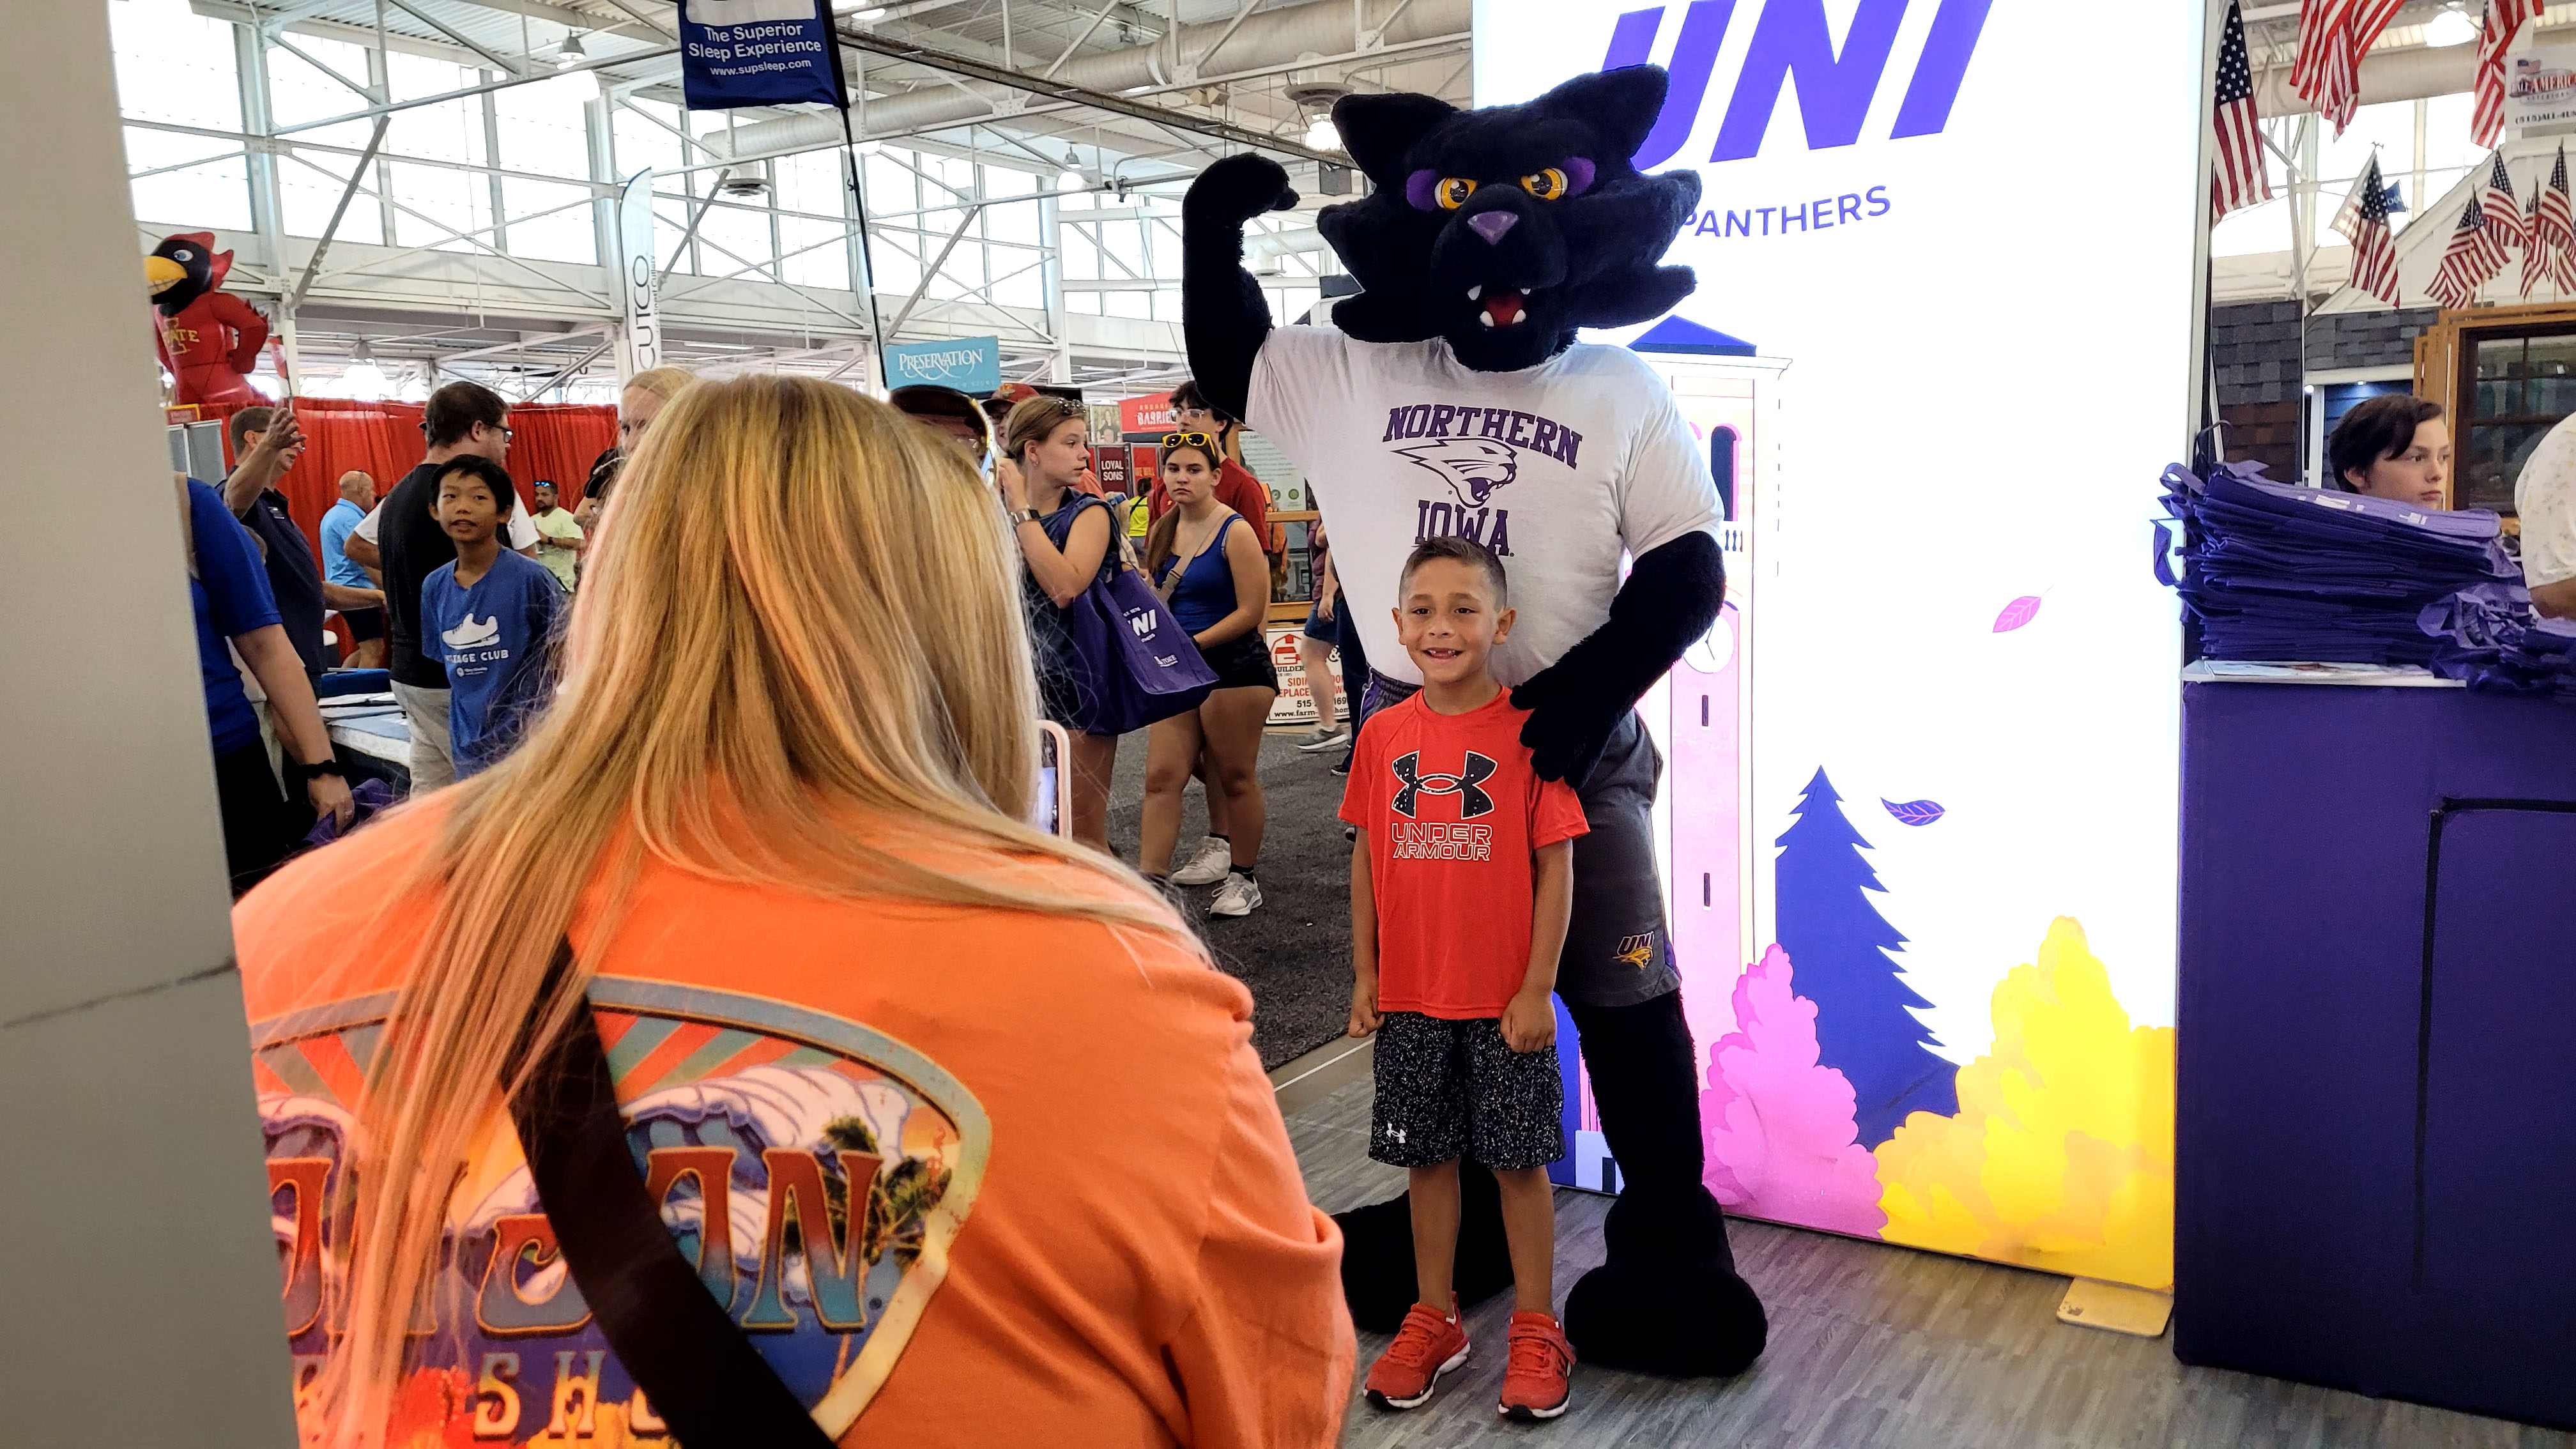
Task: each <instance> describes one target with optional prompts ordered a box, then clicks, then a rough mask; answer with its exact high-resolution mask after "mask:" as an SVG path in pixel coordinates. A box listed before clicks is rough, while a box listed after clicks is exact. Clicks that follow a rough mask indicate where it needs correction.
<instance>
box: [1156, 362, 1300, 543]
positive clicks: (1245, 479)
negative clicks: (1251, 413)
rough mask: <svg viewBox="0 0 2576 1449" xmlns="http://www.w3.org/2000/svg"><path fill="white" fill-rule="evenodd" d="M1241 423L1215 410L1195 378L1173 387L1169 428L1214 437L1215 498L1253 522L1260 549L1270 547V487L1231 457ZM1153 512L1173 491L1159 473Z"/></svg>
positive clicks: (1162, 507)
mask: <svg viewBox="0 0 2576 1449" xmlns="http://www.w3.org/2000/svg"><path fill="white" fill-rule="evenodd" d="M1240 426H1241V424H1240V423H1238V422H1237V421H1236V420H1235V419H1233V418H1230V417H1228V416H1226V415H1225V414H1224V413H1221V412H1218V411H1217V410H1216V408H1215V406H1214V405H1212V404H1210V403H1209V402H1208V400H1207V394H1205V393H1203V392H1200V391H1199V385H1198V384H1197V383H1196V382H1184V383H1182V384H1181V385H1180V386H1179V387H1176V388H1173V389H1172V430H1173V431H1174V432H1180V433H1205V434H1207V435H1208V436H1209V437H1211V438H1214V439H1216V452H1217V470H1216V471H1217V478H1216V501H1217V502H1219V503H1221V504H1224V505H1225V506H1226V507H1228V508H1231V509H1233V510H1234V511H1235V512H1236V513H1239V514H1241V515H1242V516H1243V521H1244V522H1246V523H1249V524H1251V525H1252V537H1253V539H1254V541H1256V542H1258V543H1259V544H1260V545H1261V551H1262V552H1263V553H1265V554H1266V553H1269V552H1271V547H1270V490H1269V489H1268V488H1265V487H1263V486H1262V484H1261V480H1260V479H1259V478H1257V477H1254V476H1253V473H1252V470H1251V469H1249V468H1246V467H1245V466H1243V465H1242V464H1241V463H1238V462H1236V461H1235V460H1234V455H1233V452H1232V446H1233V442H1234V430H1235V429H1236V428H1237V427H1240ZM1147 506H1148V508H1150V509H1151V511H1152V513H1153V516H1154V517H1156V518H1160V517H1162V516H1163V510H1165V509H1167V508H1169V507H1171V506H1172V495H1171V493H1170V492H1169V491H1168V490H1166V489H1165V488H1164V487H1163V480H1162V478H1161V476H1160V475H1159V474H1158V475H1157V476H1156V477H1155V479H1154V491H1153V493H1152V495H1151V501H1150V502H1149V503H1148V505H1147Z"/></svg>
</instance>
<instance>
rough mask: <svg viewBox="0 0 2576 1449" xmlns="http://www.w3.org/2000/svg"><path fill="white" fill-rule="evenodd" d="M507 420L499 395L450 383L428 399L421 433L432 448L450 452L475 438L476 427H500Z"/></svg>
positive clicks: (473, 385) (507, 411)
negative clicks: (468, 439) (469, 439)
mask: <svg viewBox="0 0 2576 1449" xmlns="http://www.w3.org/2000/svg"><path fill="white" fill-rule="evenodd" d="M509 417H510V405H509V404H508V403H506V402H503V401H502V400H501V395H500V394H499V393H497V392H494V391H493V390H492V389H490V388H488V387H485V386H483V385H482V384H480V383H473V382H451V383H449V384H448V385H447V386H445V387H442V388H440V389H439V390H438V391H436V392H434V393H431V394H430V395H429V402H428V403H427V404H426V405H425V406H423V407H422V409H421V414H420V430H421V434H422V435H423V436H424V437H426V438H428V439H429V445H430V446H431V447H433V448H452V447H454V446H456V445H457V444H458V443H461V442H464V441H465V440H466V439H467V438H470V437H472V436H474V427H475V424H477V423H480V424H482V425H483V426H484V427H487V428H498V427H503V426H506V425H507V424H508V421H509ZM441 476H445V475H443V474H442V475H441Z"/></svg>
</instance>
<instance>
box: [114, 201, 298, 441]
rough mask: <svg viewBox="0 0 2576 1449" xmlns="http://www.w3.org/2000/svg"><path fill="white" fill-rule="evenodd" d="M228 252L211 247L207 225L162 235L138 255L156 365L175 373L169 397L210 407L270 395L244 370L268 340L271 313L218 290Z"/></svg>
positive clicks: (233, 405)
mask: <svg viewBox="0 0 2576 1449" xmlns="http://www.w3.org/2000/svg"><path fill="white" fill-rule="evenodd" d="M232 265H233V254H232V253H231V252H218V251H216V250H215V234H214V233H213V232H210V231H183V232H181V233H179V234H178V235H176V236H172V237H165V238H163V239H162V242H161V245H159V246H157V247H154V248H153V249H152V255H150V256H148V257H145V258H144V259H143V277H144V280H145V281H146V282H148V283H150V284H151V287H152V305H153V307H154V308H155V310H156V311H157V312H158V314H159V315H157V316H155V317H154V318H153V319H152V320H153V323H154V338H155V342H156V345H157V346H158V347H159V349H160V353H161V365H162V366H164V367H166V368H168V369H170V375H171V376H173V377H175V378H177V379H178V380H179V394H178V397H177V398H176V399H174V401H177V402H181V403H196V404H199V405H201V406H204V407H211V408H237V407H246V406H249V405H251V404H254V403H263V402H266V401H268V399H267V398H265V397H263V396H261V395H260V393H259V392H258V391H257V390H256V389H254V388H253V387H252V386H251V385H250V381H249V377H248V374H249V372H250V370H251V368H252V367H253V366H255V365H257V363H258V361H259V349H260V347H261V346H262V345H263V344H264V343H266V342H267V341H268V319H267V318H265V317H262V316H261V315H259V312H258V311H257V310H256V309H255V308H253V307H252V306H251V305H250V304H249V303H248V302H245V301H243V300H242V299H241V298H239V297H236V296H234V295H233V294H232V293H230V292H226V291H223V290H221V288H222V287H223V285H224V274H225V273H226V272H228V271H231V270H232Z"/></svg>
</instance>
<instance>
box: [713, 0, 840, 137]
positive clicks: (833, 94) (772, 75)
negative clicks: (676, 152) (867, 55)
mask: <svg viewBox="0 0 2576 1449" xmlns="http://www.w3.org/2000/svg"><path fill="white" fill-rule="evenodd" d="M680 86H681V91H682V93H683V94H684V95H686V97H687V98H688V103H689V109H690V110H693V111H717V110H724V109H726V108H728V107H731V106H767V105H776V104H778V103H780V102H784V101H818V102H820V103H822V104H824V105H827V106H839V105H846V104H848V101H847V100H846V98H845V97H844V96H843V94H842V89H841V59H840V50H839V47H838V46H837V45H836V44H835V43H834V41H833V38H832V20H831V14H830V12H829V11H828V10H826V9H825V8H824V0H681V4H680Z"/></svg>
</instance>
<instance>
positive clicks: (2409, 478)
mask: <svg viewBox="0 0 2576 1449" xmlns="http://www.w3.org/2000/svg"><path fill="white" fill-rule="evenodd" d="M2326 467H2327V469H2328V471H2329V476H2331V477H2332V478H2333V479H2334V485H2335V486H2336V487H2338V488H2341V489H2343V490H2344V491H2345V492H2347V493H2359V494H2362V495H2363V496H2365V497H2370V498H2386V499H2390V500H2392V501H2394V502H2398V503H2412V504H2414V505H2415V506H2416V507H2418V508H2432V509H2447V508H2449V507H2450V506H2451V505H2450V504H2449V502H2447V501H2446V499H2445V495H2444V493H2443V487H2442V485H2443V480H2444V479H2445V478H2447V477H2448V476H2449V474H2450V471H2451V428H2450V425H2449V424H2448V423H2445V422H2444V421H2442V405H2441V404H2440V403H2437V402H2427V401H2425V400H2424V399H2422V398H2419V397H2410V396H2407V395H2406V394H2404V393H2383V394H2381V395H2380V396H2378V397H2375V398H2370V399H2367V400H2365V401H2363V402H2359V403H2356V404H2354V405H2353V409H2352V411H2351V412H2348V413H2345V414H2344V415H2343V421H2341V422H2339V423H2337V424H2335V430H2334V435H2333V436H2332V437H2330V438H2328V439H2326Z"/></svg>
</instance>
